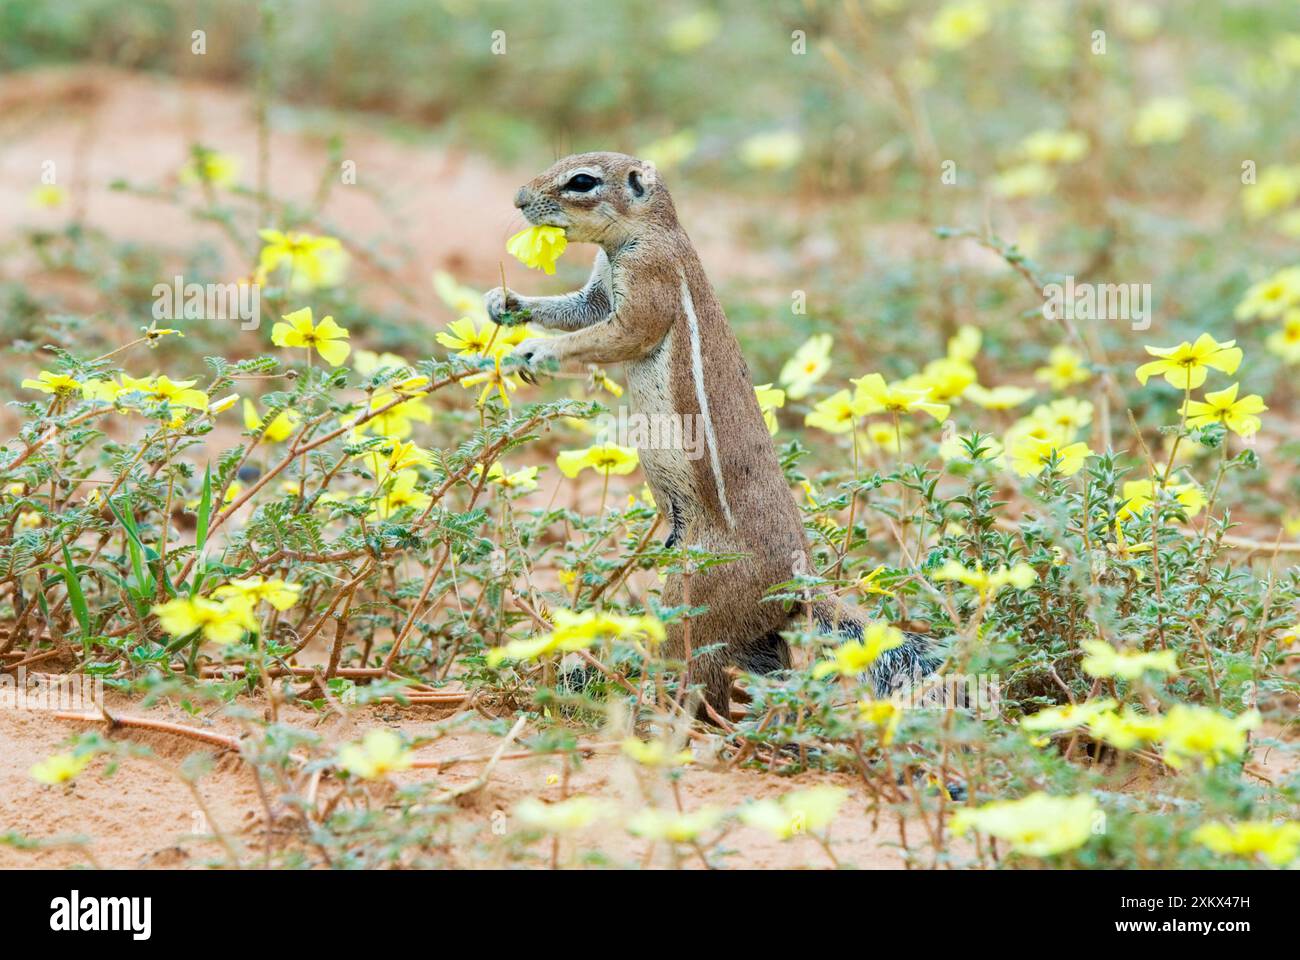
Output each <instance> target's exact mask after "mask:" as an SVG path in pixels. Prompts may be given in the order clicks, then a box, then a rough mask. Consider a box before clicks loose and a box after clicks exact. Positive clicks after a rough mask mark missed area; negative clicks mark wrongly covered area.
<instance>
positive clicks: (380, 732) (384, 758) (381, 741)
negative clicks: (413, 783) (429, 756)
mask: <svg viewBox="0 0 1300 960" xmlns="http://www.w3.org/2000/svg"><path fill="white" fill-rule="evenodd" d="M414 762H415V757H414V755H412V753H411V751H410V750H407V749H406V748H405V747H403V746H402V738H401V737H399V736H398V735H397V734H395V733H394V732H393V731H392V730H385V729H375V730H371V731H369V732H367V733H366V735H365V737H364V738H363V739H362V741H361V742H360V743H348V744H344V746H343V747H342V749H340V750H339V758H338V765H339V767H340V768H342V769H343V770H346V771H347V772H348V773H350V774H352V775H353V776H354V777H360V778H361V779H362V780H378V779H379V778H380V777H386V776H387V775H388V774H390V773H396V772H397V771H399V770H406V769H408V768H409V767H410V766H411V764H412V763H414Z"/></svg>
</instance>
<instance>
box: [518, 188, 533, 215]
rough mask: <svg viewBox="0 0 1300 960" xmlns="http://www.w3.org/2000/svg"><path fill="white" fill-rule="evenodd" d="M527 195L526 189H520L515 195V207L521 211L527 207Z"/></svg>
mask: <svg viewBox="0 0 1300 960" xmlns="http://www.w3.org/2000/svg"><path fill="white" fill-rule="evenodd" d="M529 199H530V198H529V193H528V188H527V187H520V188H519V192H518V193H516V194H515V206H516V207H518V208H519V209H520V210H522V209H523V208H524V207H526V206H528V201H529Z"/></svg>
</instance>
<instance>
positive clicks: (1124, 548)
mask: <svg viewBox="0 0 1300 960" xmlns="http://www.w3.org/2000/svg"><path fill="white" fill-rule="evenodd" d="M1106 549H1107V550H1108V551H1110V552H1111V553H1113V554H1115V555H1116V556H1118V557H1123V558H1129V557H1132V556H1133V555H1134V554H1138V553H1149V552H1150V551H1151V544H1150V543H1149V542H1148V541H1140V542H1138V543H1132V544H1131V543H1129V542H1128V538H1127V537H1125V536H1124V524H1123V523H1121V522H1120V521H1119V520H1116V521H1115V542H1114V543H1107V544H1106ZM1141 578H1142V574H1141V572H1139V573H1138V579H1141Z"/></svg>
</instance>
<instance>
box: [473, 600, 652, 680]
mask: <svg viewBox="0 0 1300 960" xmlns="http://www.w3.org/2000/svg"><path fill="white" fill-rule="evenodd" d="M551 619H552V622H554V624H555V629H554V630H552V631H551V632H550V633H545V634H541V635H539V636H535V637H530V638H528V639H526V640H512V641H511V642H510V643H507V644H506V645H505V646H501V647H493V648H492V649H491V650H489V651H488V652H487V663H488V666H489V667H495V666H498V665H499V664H501V663H502V662H503V661H505V660H536V659H537V658H539V657H543V656H546V655H547V654H549V653H557V652H559V653H564V652H569V651H573V650H585V649H587V648H588V647H590V646H592V645H594V644H596V643H599V642H600V641H602V640H619V639H628V640H645V641H647V642H650V643H662V642H663V640H664V637H665V636H666V633H665V631H664V626H663V624H662V623H660V622H659V620H658V618H656V617H652V616H649V615H641V616H626V617H625V616H621V615H619V614H615V613H608V612H606V611H601V610H585V611H583V612H582V613H574V612H573V611H571V610H566V609H564V608H563V607H557V608H556V609H555V610H553V611H552V612H551Z"/></svg>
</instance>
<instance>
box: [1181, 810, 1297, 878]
mask: <svg viewBox="0 0 1300 960" xmlns="http://www.w3.org/2000/svg"><path fill="white" fill-rule="evenodd" d="M1192 839H1193V840H1195V841H1196V842H1197V843H1200V844H1203V845H1204V846H1206V847H1209V848H1210V849H1211V850H1213V851H1214V852H1215V853H1231V854H1236V855H1238V856H1247V857H1253V856H1259V855H1262V856H1263V857H1264V859H1266V860H1268V862H1269V863H1271V864H1273V865H1274V866H1275V867H1285V866H1286V865H1287V864H1289V863H1290V862H1291V861H1292V860H1294V859H1295V858H1296V856H1297V855H1300V823H1297V822H1296V821H1294V820H1287V821H1284V822H1282V823H1272V822H1270V821H1261V820H1247V821H1242V822H1238V823H1220V822H1214V823H1205V824H1202V825H1201V826H1199V827H1197V828H1196V830H1195V831H1194V832H1193V833H1192Z"/></svg>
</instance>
